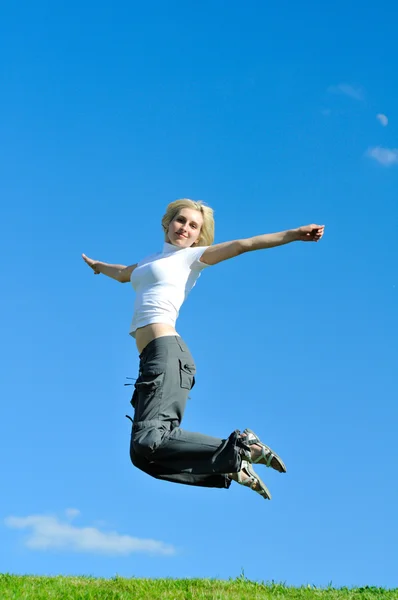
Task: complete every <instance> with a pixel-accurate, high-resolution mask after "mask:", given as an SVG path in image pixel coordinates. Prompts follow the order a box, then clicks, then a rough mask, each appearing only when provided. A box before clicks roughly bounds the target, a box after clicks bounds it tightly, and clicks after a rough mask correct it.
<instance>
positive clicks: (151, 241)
mask: <svg viewBox="0 0 398 600" xmlns="http://www.w3.org/2000/svg"><path fill="white" fill-rule="evenodd" d="M397 12H398V9H397V6H396V3H393V2H392V0H390V1H383V0H382V1H381V2H379V3H378V4H377V6H376V5H373V4H369V5H368V6H364V5H363V3H360V2H358V1H356V0H355V1H354V2H351V3H349V4H346V3H343V2H342V1H341V0H337V2H335V3H333V5H331V4H329V5H325V4H319V3H316V2H309V1H307V2H301V3H300V5H299V6H298V5H297V4H293V5H292V3H287V2H279V3H272V4H269V3H264V2H260V1H253V2H249V3H246V5H244V4H242V3H238V2H230V3H227V2H221V1H220V0H213V1H212V2H210V1H208V0H205V1H203V2H201V3H200V5H199V4H195V3H192V2H188V3H187V2H181V1H176V2H168V3H165V2H160V1H150V2H147V3H145V5H144V4H143V3H136V2H125V1H119V2H114V3H112V4H109V3H108V2H103V1H101V0H99V2H96V3H92V2H79V3H78V2H75V1H74V0H71V1H70V2H69V3H67V4H65V3H62V5H57V3H55V4H54V3H53V2H44V1H43V0H38V1H37V2H35V3H30V2H29V3H28V2H23V1H21V2H16V3H12V4H11V3H3V5H2V7H1V9H0V53H1V62H0V81H1V89H2V93H1V97H0V106H1V111H0V128H1V137H2V144H1V147H0V153H1V161H0V169H1V177H0V195H1V199H2V222H3V235H2V239H1V244H2V247H3V276H2V282H3V288H2V289H3V293H2V294H1V300H0V302H1V305H0V306H1V311H0V314H1V318H2V331H3V335H2V338H3V339H2V341H3V344H2V350H1V354H2V356H1V363H2V377H1V384H0V385H1V397H2V399H3V402H2V409H1V415H2V416H1V419H0V443H1V456H2V463H3V464H2V477H3V478H2V485H3V492H2V494H1V496H0V518H1V521H0V536H1V544H0V565H1V571H2V572H6V571H8V572H13V573H36V574H45V573H46V574H91V575H95V576H104V577H111V576H113V575H115V574H116V573H118V574H119V575H121V576H126V577H130V576H137V577H141V576H145V577H161V576H171V577H221V578H228V577H236V576H238V575H239V574H240V573H241V572H242V570H244V573H245V575H246V576H247V577H249V578H251V579H257V580H265V581H267V580H275V581H284V582H286V583H288V584H291V585H301V584H307V583H310V584H315V585H320V586H324V585H328V583H330V582H332V583H333V585H336V586H341V585H348V586H351V585H382V586H386V587H396V586H397V585H398V577H397V569H396V565H397V559H398V550H397V541H396V540H397V537H398V523H397V516H396V506H397V502H398V484H397V478H396V465H397V461H398V451H397V445H396V423H397V417H398V409H397V362H398V361H397V359H398V348H397V334H398V317H397V315H398V311H397V299H398V296H397V294H398V277H397V258H398V241H397V240H398V237H397V225H398V208H397V198H398V193H397V191H398V164H397V163H398V125H397V106H398V103H397V97H398V79H397V69H396V65H397V59H398V51H397V44H396V22H397V17H398V14H397ZM184 196H187V197H190V198H195V199H202V200H204V201H206V202H207V203H208V204H210V205H211V206H212V207H213V208H214V209H215V217H216V242H221V241H225V240H228V239H236V238H241V237H249V236H251V235H257V234H260V233H266V232H271V231H277V230H283V229H287V228H291V227H297V226H300V225H304V224H307V223H311V222H315V223H320V224H325V225H326V231H325V236H324V238H323V240H322V241H321V243H319V244H292V245H289V246H286V247H283V248H278V249H273V250H268V251H260V252H254V253H251V254H248V255H244V256H241V257H238V258H235V259H233V260H231V261H228V262H225V263H222V264H220V265H217V266H215V267H212V268H209V269H206V271H205V272H204V273H203V275H202V276H201V278H200V280H199V282H198V284H197V286H196V287H195V289H194V290H193V292H192V294H191V295H190V297H189V299H188V301H187V303H186V304H185V305H184V307H183V309H182V311H181V315H180V319H179V322H178V331H179V333H180V334H181V335H182V336H183V337H184V339H185V340H186V341H187V343H188V344H189V346H190V349H191V351H192V353H193V355H194V357H195V360H196V365H197V371H198V373H197V385H196V387H195V389H194V392H193V393H192V399H191V401H190V404H189V407H188V410H187V413H186V418H185V420H184V427H185V428H187V429H188V428H189V429H193V430H197V431H202V432H204V433H208V434H211V435H217V436H220V437H223V436H227V435H229V433H230V432H231V431H232V430H233V429H235V428H240V429H244V428H245V427H251V428H253V429H254V430H255V431H256V432H257V433H259V434H260V436H261V437H262V439H264V440H266V441H267V443H269V444H270V445H271V446H272V447H274V448H275V450H277V451H278V453H280V454H281V456H282V457H283V459H284V460H285V462H286V464H287V468H288V473H287V475H283V476H281V475H279V474H278V473H276V472H271V471H270V470H266V471H265V470H264V468H261V467H260V468H259V471H260V469H262V471H261V474H262V475H263V478H264V480H265V481H266V483H267V485H269V488H270V489H271V492H272V493H273V499H272V501H271V502H265V501H264V500H262V499H261V498H260V497H259V496H258V495H256V494H254V493H252V492H250V491H249V490H247V489H244V488H243V487H240V486H238V485H235V484H234V485H233V486H231V489H230V490H228V491H225V490H207V489H206V490H200V489H195V488H190V487H184V486H177V485H173V484H169V483H162V482H159V481H156V480H154V479H151V478H150V477H148V476H146V475H145V474H143V473H141V472H139V471H138V470H136V469H134V468H133V467H132V465H131V463H130V459H129V454H128V448H129V437H130V423H129V421H128V420H127V419H125V416H124V415H125V414H126V413H128V412H129V408H130V405H129V400H130V395H131V388H126V387H124V385H123V384H124V383H125V381H126V380H125V377H126V376H131V377H135V376H136V371H137V365H138V362H137V353H136V350H135V345H134V342H133V340H132V339H131V338H130V337H129V335H128V330H129V324H130V320H131V316H132V307H133V302H134V293H133V290H132V288H131V287H130V286H129V285H128V284H127V285H120V284H118V283H116V282H114V281H112V280H110V279H106V278H105V277H102V276H100V277H93V275H92V274H91V272H90V270H89V269H88V267H87V266H86V265H85V264H84V263H83V261H82V259H81V253H82V252H84V253H86V254H87V255H88V256H91V257H94V258H96V259H99V260H103V261H106V262H117V263H124V264H131V263H134V262H136V261H138V260H139V259H140V258H142V257H144V256H145V255H147V254H150V253H153V252H154V251H157V250H158V249H160V248H161V246H162V243H163V239H162V231H161V227H160V219H161V217H162V215H163V213H164V209H165V207H166V205H167V204H168V203H169V202H171V201H172V200H174V199H176V198H180V197H184ZM148 540H152V542H149V541H148Z"/></svg>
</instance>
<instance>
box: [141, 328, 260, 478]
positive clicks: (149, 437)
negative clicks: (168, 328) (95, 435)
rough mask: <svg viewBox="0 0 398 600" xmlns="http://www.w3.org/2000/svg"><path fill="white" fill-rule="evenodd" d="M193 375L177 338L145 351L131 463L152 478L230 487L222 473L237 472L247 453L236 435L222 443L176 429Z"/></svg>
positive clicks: (164, 339)
mask: <svg viewBox="0 0 398 600" xmlns="http://www.w3.org/2000/svg"><path fill="white" fill-rule="evenodd" d="M195 372H196V368H195V363H194V361H193V358H192V356H191V354H190V352H189V349H188V348H187V346H186V344H185V343H184V342H183V340H182V339H181V338H179V337H177V336H166V337H162V338H157V339H155V340H153V341H152V342H150V344H148V346H147V347H146V348H145V349H144V352H143V353H142V354H141V356H140V372H139V377H138V379H137V381H136V384H135V392H134V395H133V399H132V404H133V406H134V408H135V413H134V422H133V431H132V439H131V449H130V456H131V460H132V462H133V463H134V464H135V465H136V466H138V467H139V468H141V469H142V470H144V471H145V472H148V473H149V474H151V475H153V476H154V477H158V478H164V479H166V478H167V480H169V481H176V482H179V483H188V484H191V485H204V486H209V487H228V485H227V483H228V482H229V483H230V480H229V478H228V477H227V476H226V473H234V472H238V471H239V470H240V467H241V461H242V458H243V457H244V456H247V455H248V453H249V452H250V450H249V448H248V447H247V446H245V445H244V444H243V442H242V440H240V437H239V432H238V431H235V432H233V433H232V434H231V435H230V436H229V437H228V438H227V439H221V438H215V437H211V436H207V435H203V434H201V433H194V432H188V431H186V430H183V429H181V428H180V423H181V420H182V417H183V414H184V411H185V405H186V401H187V397H188V394H189V391H190V389H192V387H193V385H194V381H195V378H194V375H195ZM143 467H144V468H143ZM209 476H210V477H209ZM227 480H228V481H227Z"/></svg>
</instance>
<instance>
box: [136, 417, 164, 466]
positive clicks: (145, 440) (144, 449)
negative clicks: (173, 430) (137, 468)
mask: <svg viewBox="0 0 398 600" xmlns="http://www.w3.org/2000/svg"><path fill="white" fill-rule="evenodd" d="M164 433H165V431H164V427H162V425H161V423H160V422H159V424H151V425H149V424H148V425H146V426H143V425H141V424H139V423H137V424H134V427H133V436H132V440H131V449H130V456H131V455H132V454H134V455H135V456H138V457H143V458H150V457H151V456H152V457H153V455H154V453H155V452H156V449H157V448H158V447H159V446H160V444H161V442H162V439H163V436H164ZM131 460H132V462H133V464H134V460H133V458H132V459H131Z"/></svg>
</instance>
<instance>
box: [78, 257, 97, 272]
mask: <svg viewBox="0 0 398 600" xmlns="http://www.w3.org/2000/svg"><path fill="white" fill-rule="evenodd" d="M82 258H83V260H84V262H85V263H86V264H88V266H89V267H91V268H92V270H93V271H94V275H99V274H100V271H99V270H98V265H99V261H97V260H93V259H92V258H89V257H88V256H86V255H85V254H82Z"/></svg>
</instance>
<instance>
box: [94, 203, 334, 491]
mask: <svg viewBox="0 0 398 600" xmlns="http://www.w3.org/2000/svg"><path fill="white" fill-rule="evenodd" d="M162 227H163V231H164V236H165V237H164V240H165V241H164V245H163V250H162V251H161V252H157V253H156V254H152V255H151V256H147V257H146V258H144V259H143V260H141V261H140V262H138V263H136V264H134V265H130V266H124V265H110V264H107V263H103V262H99V261H96V260H92V259H91V258H88V257H87V256H86V255H85V254H83V255H82V256H83V259H84V260H85V262H86V263H87V264H88V265H89V267H91V268H92V269H93V271H94V273H95V274H99V273H103V274H104V275H107V276H108V277H111V278H112V279H116V281H120V282H121V283H128V282H130V281H131V284H132V286H133V288H134V290H135V292H136V298H135V305H134V314H133V320H132V324H131V328H130V334H131V335H132V336H133V337H134V338H135V341H136V345H137V349H138V352H139V359H140V362H139V373H138V378H137V380H136V382H135V384H134V388H135V389H134V393H133V397H132V399H131V404H132V406H133V408H134V420H133V427H132V433H131V442H130V457H131V461H132V463H133V464H134V465H135V466H136V467H138V468H139V469H141V470H142V471H144V472H145V473H148V474H149V475H151V476H152V477H156V478H157V479H164V480H166V481H172V482H175V483H184V484H187V485H198V486H204V487H215V488H229V486H230V485H231V482H232V481H236V482H237V483H239V484H241V485H245V486H248V487H249V488H251V489H253V490H254V491H255V492H257V493H258V494H260V495H261V496H262V497H263V498H265V499H268V500H269V499H271V494H270V492H269V490H268V488H267V487H266V485H265V484H264V483H263V481H262V480H261V479H260V477H259V476H258V475H257V473H256V472H255V470H254V469H253V466H252V465H253V464H259V465H265V466H267V467H271V468H272V469H275V470H276V471H279V472H280V473H286V467H285V465H284V463H283V461H282V459H281V458H280V457H279V456H278V455H277V454H276V453H275V452H274V451H273V450H271V448H269V447H268V446H267V445H266V444H264V443H263V442H262V441H261V440H260V438H259V437H258V436H257V435H256V434H255V433H254V432H253V431H252V430H251V429H245V430H244V431H243V432H242V433H241V432H240V431H239V430H236V431H233V432H232V433H231V434H230V436H229V437H227V438H225V439H221V438H215V437H210V436H208V435H204V434H202V433H192V432H189V431H186V430H185V429H181V427H180V425H181V421H182V418H183V415H184V410H185V405H186V401H187V398H188V394H189V391H190V390H191V389H192V387H193V386H194V384H195V373H196V368H195V363H194V360H193V358H192V356H191V353H190V351H189V349H188V346H187V345H186V343H185V342H184V340H183V339H182V338H181V337H180V336H179V334H178V333H177V331H176V329H175V325H176V321H177V317H178V313H179V310H180V308H181V305H182V303H183V302H184V300H185V299H186V297H187V296H188V294H189V292H190V291H191V289H192V288H193V287H194V285H195V283H196V281H197V279H198V277H199V276H200V274H201V272H202V271H203V270H204V269H206V268H207V267H208V266H210V265H216V264H217V263H220V262H222V261H223V260H228V259H230V258H233V257H235V256H239V255H240V254H244V253H245V252H251V251H253V250H262V249H264V248H273V247H275V246H282V245H284V244H288V243H290V242H294V241H303V242H318V241H319V240H320V239H321V237H322V236H323V232H324V226H323V225H306V226H304V227H299V228H298V229H292V230H289V231H282V232H279V233H270V234H264V235H258V236H254V237H251V238H247V239H240V240H234V241H230V242H224V243H222V244H214V245H213V241H214V217H213V210H212V209H211V208H210V207H209V206H206V205H205V204H204V203H203V202H194V201H193V200H188V199H182V200H176V201H175V202H171V203H170V204H169V205H168V207H167V209H166V214H165V215H164V217H163V219H162Z"/></svg>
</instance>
